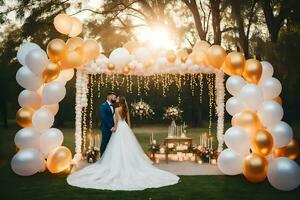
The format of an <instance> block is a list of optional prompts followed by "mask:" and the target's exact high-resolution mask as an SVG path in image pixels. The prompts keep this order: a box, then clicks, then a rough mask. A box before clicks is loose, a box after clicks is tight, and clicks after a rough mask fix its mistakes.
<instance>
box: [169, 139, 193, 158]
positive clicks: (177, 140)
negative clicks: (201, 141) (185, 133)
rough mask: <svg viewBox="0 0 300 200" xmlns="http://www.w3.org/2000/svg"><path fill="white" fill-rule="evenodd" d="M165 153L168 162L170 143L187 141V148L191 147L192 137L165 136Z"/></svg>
mask: <svg viewBox="0 0 300 200" xmlns="http://www.w3.org/2000/svg"><path fill="white" fill-rule="evenodd" d="M164 143H165V154H166V162H167V163H168V161H169V158H168V154H169V145H168V144H170V143H177V144H185V143H188V149H192V148H193V139H192V138H188V137H182V138H181V137H175V138H166V139H165V142H164Z"/></svg>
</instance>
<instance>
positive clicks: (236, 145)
mask: <svg viewBox="0 0 300 200" xmlns="http://www.w3.org/2000/svg"><path fill="white" fill-rule="evenodd" d="M224 140H225V144H226V145H227V146H228V147H229V148H230V149H232V150H233V151H234V152H236V153H238V154H239V155H241V156H245V155H248V154H249V152H250V148H251V139H250V136H249V134H248V133H247V132H246V131H245V130H244V129H243V128H241V127H231V128H229V129H228V130H227V131H226V132H225V135H224Z"/></svg>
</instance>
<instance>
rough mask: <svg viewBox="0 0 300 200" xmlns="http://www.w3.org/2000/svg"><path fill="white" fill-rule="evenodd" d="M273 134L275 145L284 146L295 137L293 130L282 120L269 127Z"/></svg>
mask: <svg viewBox="0 0 300 200" xmlns="http://www.w3.org/2000/svg"><path fill="white" fill-rule="evenodd" d="M268 131H269V132H270V133H271V134H272V136H273V140H274V146H275V147H277V148H278V147H284V146H286V145H288V144H289V143H290V141H291V140H292V139H293V130H292V128H291V127H290V125H288V124H287V123H286V122H283V121H280V122H278V123H277V124H275V125H274V126H271V127H270V128H268Z"/></svg>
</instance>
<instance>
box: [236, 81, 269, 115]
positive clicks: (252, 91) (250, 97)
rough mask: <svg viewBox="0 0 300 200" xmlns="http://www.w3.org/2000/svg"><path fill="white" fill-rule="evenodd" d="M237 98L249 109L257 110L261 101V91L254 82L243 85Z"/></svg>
mask: <svg viewBox="0 0 300 200" xmlns="http://www.w3.org/2000/svg"><path fill="white" fill-rule="evenodd" d="M238 99H239V100H240V101H241V103H242V104H243V105H245V107H246V108H247V109H249V110H252V111H257V110H258V109H259V108H260V106H261V103H262V102H263V100H264V98H263V92H262V90H261V88H260V87H258V86H257V85H255V84H247V85H245V86H244V87H243V88H242V89H241V90H240V93H239V94H238Z"/></svg>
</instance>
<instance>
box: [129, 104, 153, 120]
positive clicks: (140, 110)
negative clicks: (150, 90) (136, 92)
mask: <svg viewBox="0 0 300 200" xmlns="http://www.w3.org/2000/svg"><path fill="white" fill-rule="evenodd" d="M131 107H132V108H133V109H131V112H132V114H133V116H139V117H140V119H142V118H143V117H145V118H152V116H153V115H154V111H153V110H152V108H151V107H150V105H149V104H147V103H145V102H144V101H143V100H140V101H139V102H136V103H132V104H131Z"/></svg>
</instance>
